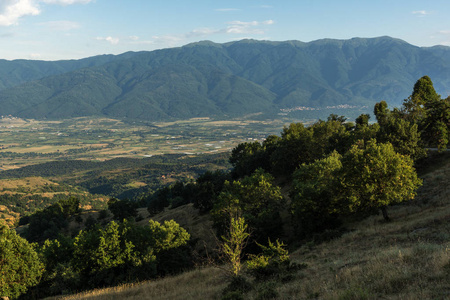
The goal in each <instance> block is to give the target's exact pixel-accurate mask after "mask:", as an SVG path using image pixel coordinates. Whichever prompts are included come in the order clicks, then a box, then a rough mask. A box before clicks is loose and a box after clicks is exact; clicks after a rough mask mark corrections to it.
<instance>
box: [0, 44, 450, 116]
mask: <svg viewBox="0 0 450 300" xmlns="http://www.w3.org/2000/svg"><path fill="white" fill-rule="evenodd" d="M423 75H428V76H430V77H431V79H432V80H433V82H434V86H435V88H436V90H437V91H438V93H441V95H442V96H444V97H446V96H447V95H448V94H450V88H449V87H450V47H444V46H436V47H429V48H423V47H416V46H413V45H411V44H408V43H406V42H404V41H402V40H398V39H394V38H390V37H379V38H369V39H364V38H353V39H350V40H331V39H324V40H318V41H313V42H309V43H303V42H300V41H284V42H269V41H255V40H242V41H237V42H230V43H225V44H216V43H213V42H208V41H203V42H198V43H193V44H189V45H186V46H183V47H179V48H171V49H164V50H156V51H151V52H127V53H124V54H122V55H117V56H114V55H103V56H95V57H91V58H86V59H82V60H73V61H54V62H44V61H26V60H18V61H0V115H9V114H11V115H14V116H19V117H23V118H35V119H43V118H48V119H60V118H70V117H80V116H109V117H115V118H129V119H141V120H149V121H156V120H170V119H184V118H192V117H236V116H243V115H247V114H253V113H260V112H262V113H269V114H271V115H276V114H277V113H278V112H280V109H295V108H296V107H314V108H324V107H326V106H336V105H343V104H347V105H354V106H364V105H367V106H369V107H370V108H371V107H372V106H373V104H374V103H375V102H379V101H381V100H386V101H388V103H389V104H391V105H394V106H397V105H399V104H400V103H401V101H402V100H403V99H405V98H407V97H408V96H409V95H410V94H411V86H413V84H414V82H415V81H416V80H417V79H418V78H420V77H422V76H423ZM370 108H369V109H370Z"/></svg>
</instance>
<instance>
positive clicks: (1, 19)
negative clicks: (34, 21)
mask: <svg viewBox="0 0 450 300" xmlns="http://www.w3.org/2000/svg"><path fill="white" fill-rule="evenodd" d="M91 1H93V0H0V26H11V25H15V24H17V23H18V22H19V19H20V18H22V17H24V16H36V15H38V14H40V13H41V9H40V8H39V3H46V4H58V5H71V4H78V3H79V4H87V3H89V2H91Z"/></svg>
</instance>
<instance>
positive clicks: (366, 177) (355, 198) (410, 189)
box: [339, 140, 422, 220]
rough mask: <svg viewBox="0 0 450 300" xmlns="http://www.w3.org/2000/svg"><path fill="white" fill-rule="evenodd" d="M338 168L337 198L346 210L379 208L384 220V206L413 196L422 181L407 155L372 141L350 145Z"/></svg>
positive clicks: (389, 146)
mask: <svg viewBox="0 0 450 300" xmlns="http://www.w3.org/2000/svg"><path fill="white" fill-rule="evenodd" d="M341 170H342V172H341V174H339V175H340V178H341V179H342V180H341V191H342V194H341V196H340V197H341V199H340V201H344V203H345V207H346V209H348V210H349V211H350V212H355V211H358V210H361V209H366V208H379V209H381V211H382V213H383V217H384V218H385V219H386V220H389V216H388V213H387V210H386V207H387V206H388V205H391V204H395V203H400V202H403V201H407V200H411V199H413V198H414V197H415V195H416V190H417V188H418V187H419V186H420V185H421V184H422V180H421V179H419V178H418V177H417V173H416V171H415V169H414V167H413V161H412V159H411V158H410V157H409V156H407V155H406V156H405V155H402V154H400V153H397V152H396V151H395V150H394V147H393V146H392V144H390V143H386V144H382V143H377V142H376V141H375V140H370V141H368V142H366V143H365V142H362V141H361V142H360V143H357V144H355V145H353V146H352V148H351V149H350V150H349V151H348V152H347V153H346V154H345V155H344V156H343V158H342V169H341Z"/></svg>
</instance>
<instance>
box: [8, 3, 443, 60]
mask: <svg viewBox="0 0 450 300" xmlns="http://www.w3.org/2000/svg"><path fill="white" fill-rule="evenodd" d="M449 16H450V1H449V0H429V1H423V0H420V1H418V0H264V1H259V0H239V1H237V0H228V1H222V0H210V1H206V0H0V45H1V47H0V59H7V60H13V59H34V60H62V59H80V58H84V57H89V56H94V55H101V54H120V53H124V52H127V51H142V50H146V51H150V50H156V49H162V48H170V47H179V46H183V45H186V44H188V43H192V42H197V41H202V40H210V41H213V42H217V43H224V42H230V41H236V40H241V39H246V38H250V39H257V40H271V41H285V40H299V41H303V42H309V41H313V40H318V39H323V38H332V39H350V38H353V37H363V38H370V37H378V36H391V37H395V38H399V39H402V40H404V41H406V42H408V43H410V44H413V45H416V46H421V47H429V46H434V45H446V46H450V18H449Z"/></svg>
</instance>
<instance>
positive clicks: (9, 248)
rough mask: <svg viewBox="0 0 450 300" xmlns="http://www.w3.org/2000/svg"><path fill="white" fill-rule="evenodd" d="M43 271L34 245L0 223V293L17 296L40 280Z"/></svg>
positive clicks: (13, 297)
mask: <svg viewBox="0 0 450 300" xmlns="http://www.w3.org/2000/svg"><path fill="white" fill-rule="evenodd" d="M43 271H44V265H43V264H42V263H41V261H40V260H39V257H38V255H37V253H36V251H35V249H34V248H33V245H31V244H29V243H28V242H27V241H26V240H25V239H24V238H22V237H20V236H18V235H17V234H16V232H15V231H14V230H12V229H9V228H8V227H7V226H6V225H5V224H2V223H0V295H1V296H5V297H10V298H12V299H15V298H17V297H18V296H20V295H21V294H23V293H25V292H26V291H27V289H28V288H29V287H31V286H33V285H36V284H37V283H38V282H39V280H40V276H41V275H42V273H43Z"/></svg>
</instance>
